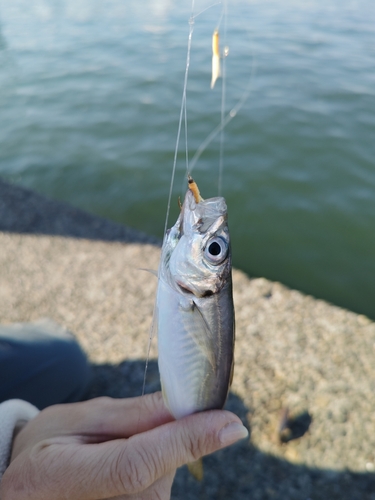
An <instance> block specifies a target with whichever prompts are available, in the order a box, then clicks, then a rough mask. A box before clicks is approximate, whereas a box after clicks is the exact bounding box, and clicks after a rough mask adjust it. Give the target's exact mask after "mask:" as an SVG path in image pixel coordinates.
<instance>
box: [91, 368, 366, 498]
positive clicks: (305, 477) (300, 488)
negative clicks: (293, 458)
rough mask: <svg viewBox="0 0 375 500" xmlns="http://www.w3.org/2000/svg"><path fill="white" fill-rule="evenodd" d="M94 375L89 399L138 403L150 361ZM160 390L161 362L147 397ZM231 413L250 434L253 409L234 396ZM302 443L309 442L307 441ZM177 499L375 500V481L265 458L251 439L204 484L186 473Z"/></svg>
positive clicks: (178, 481)
mask: <svg viewBox="0 0 375 500" xmlns="http://www.w3.org/2000/svg"><path fill="white" fill-rule="evenodd" d="M93 369H94V380H93V383H92V386H91V389H90V393H89V398H91V397H97V396H111V397H114V398H122V397H133V396H139V395H140V394H141V392H142V384H143V375H144V370H145V361H144V360H135V361H123V362H122V363H120V364H119V365H110V364H103V365H94V366H93ZM157 390H160V383H159V373H158V367H157V362H156V361H154V360H151V361H150V362H149V366H148V373H147V378H146V391H145V392H146V393H150V392H154V391H157ZM226 409H227V410H230V411H232V412H234V413H236V414H237V415H238V416H239V417H240V418H241V420H242V421H243V423H244V424H245V425H246V427H247V428H249V416H250V415H251V408H247V407H246V406H245V405H244V403H243V401H242V400H241V398H239V397H238V396H236V395H235V394H233V393H230V394H229V398H228V401H227V404H226ZM296 420H297V423H296V433H297V432H299V433H302V431H303V429H304V428H305V426H306V425H307V420H308V417H307V416H306V415H302V416H301V419H298V418H297V419H296ZM249 430H250V429H249ZM295 439H297V437H295ZM299 439H303V435H302V437H300V438H299ZM281 446H288V445H287V444H284V445H281ZM172 499H173V500H223V499H226V500H375V475H374V474H370V473H368V474H367V473H363V474H359V473H352V472H349V471H344V472H342V471H341V472H337V471H333V470H326V469H312V468H308V467H305V466H304V465H296V464H293V463H290V462H288V461H286V460H283V459H280V458H279V457H274V456H271V455H267V454H265V453H263V452H262V451H260V450H258V449H256V448H255V447H254V446H252V445H251V439H250V442H249V441H246V440H245V441H242V442H239V443H237V444H235V445H233V446H231V447H229V448H227V449H225V450H221V451H219V452H216V453H214V454H213V455H210V456H208V457H205V459H204V479H203V481H202V482H201V483H199V482H197V481H196V480H195V479H193V477H192V476H191V475H190V474H189V472H188V470H187V468H186V467H181V468H180V469H179V470H178V471H177V474H176V478H175V481H174V484H173V488H172Z"/></svg>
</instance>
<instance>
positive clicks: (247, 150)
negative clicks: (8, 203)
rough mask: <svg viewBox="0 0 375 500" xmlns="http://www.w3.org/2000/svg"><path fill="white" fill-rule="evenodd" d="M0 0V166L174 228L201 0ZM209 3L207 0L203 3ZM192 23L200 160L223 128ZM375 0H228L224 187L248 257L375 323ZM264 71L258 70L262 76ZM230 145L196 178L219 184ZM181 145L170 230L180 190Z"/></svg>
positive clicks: (68, 195)
mask: <svg viewBox="0 0 375 500" xmlns="http://www.w3.org/2000/svg"><path fill="white" fill-rule="evenodd" d="M181 4H182V2H173V1H164V2H163V1H158V2H152V1H151V0H147V1H145V2H135V1H127V2H121V1H120V0H111V1H106V2H105V1H104V0H96V1H92V2H87V1H85V0H75V1H74V2H72V1H70V0H60V1H57V0H56V1H55V2H53V1H51V2H46V1H38V2H33V3H32V4H30V3H29V2H26V1H25V0H3V1H2V2H1V4H0V175H2V176H3V177H4V178H5V179H8V180H11V181H13V182H16V183H19V184H21V185H24V186H27V187H31V188H33V189H35V190H37V191H39V192H41V193H44V194H46V195H48V196H50V197H54V198H57V199H63V200H66V201H69V202H70V203H72V204H74V205H77V206H79V207H82V208H84V209H86V210H89V211H91V212H94V213H97V214H99V215H103V216H106V217H109V218H111V219H114V220H116V221H119V222H123V223H125V224H128V225H131V226H134V227H137V228H139V229H142V230H144V231H147V232H149V233H152V234H156V235H158V236H161V235H162V231H163V227H164V221H165V213H166V205H167V195H168V189H169V182H170V176H171V169H172V161H173V152H174V147H175V141H176V134H177V125H178V116H179V111H180V102H181V95H182V85H183V77H184V71H185V60H186V48H187V37H188V28H189V27H188V19H189V15H190V5H191V4H190V2H186V3H184V5H183V6H181ZM209 5H211V3H210V2H198V1H196V7H195V10H196V12H198V11H200V10H203V9H204V8H205V7H206V6H209ZM220 13H221V6H220V5H216V6H214V7H212V8H211V9H209V10H207V11H205V12H204V13H203V14H201V15H200V16H198V17H197V18H196V19H195V25H194V33H193V44H192V54H191V64H190V74H189V82H188V93H187V108H188V137H189V142H188V143H189V151H190V155H192V154H193V153H194V151H195V150H196V149H197V148H198V147H199V145H200V144H201V142H202V141H203V139H204V138H205V137H207V135H208V134H209V133H210V132H211V131H212V130H213V129H214V128H215V126H216V125H217V124H218V123H219V121H220V105H221V85H222V82H221V81H220V80H219V81H218V83H217V84H216V86H215V89H214V90H213V91H211V90H210V88H209V86H210V80H211V75H210V71H211V36H212V32H213V30H214V28H215V27H216V24H217V22H218V20H219V18H220ZM374 26H375V3H374V2H373V1H372V0H358V1H355V0H342V1H339V0H327V1H324V2H323V1H322V0H311V1H306V2H299V1H297V0H296V1H293V0H286V1H284V2H279V1H268V0H262V1H260V0H259V1H256V0H254V1H251V2H250V1H245V0H243V1H233V2H228V19H227V44H228V46H229V56H228V58H227V60H226V63H227V80H226V87H227V94H226V95H227V102H226V108H227V110H228V111H229V110H230V109H231V108H232V107H233V106H235V104H236V103H237V102H238V100H239V99H240V98H241V97H242V96H243V95H244V93H245V92H246V91H247V90H250V92H249V96H248V99H247V100H246V103H245V105H244V106H243V107H242V109H241V110H240V112H239V113H238V115H237V116H236V117H235V118H234V119H233V120H232V121H231V122H230V123H229V125H228V126H227V128H226V129H225V155H224V177H223V195H224V196H225V197H226V199H227V203H228V207H229V218H230V229H231V235H232V247H233V256H234V264H235V266H237V267H239V268H241V269H243V270H244V271H246V272H247V273H249V274H250V275H253V276H266V277H267V278H270V279H273V280H279V281H281V282H283V283H285V284H287V285H289V286H292V287H294V288H297V289H300V290H302V291H304V292H306V293H310V294H313V295H315V296H316V297H320V298H323V299H326V300H329V301H331V302H333V303H335V304H338V305H341V306H344V307H347V308H349V309H352V310H354V311H358V312H361V313H365V314H367V315H369V316H370V317H373V318H375V305H374V303H375V279H374V276H375V232H374V227H375V203H374V200H375V165H374V158H375V113H374V112H375V70H374V68H375V30H374ZM252 74H253V77H251V75H252ZM218 164H219V138H216V139H215V140H214V141H213V142H212V143H211V144H210V146H209V147H208V148H207V150H206V151H205V152H204V154H203V155H202V157H201V159H200V161H199V162H198V164H197V166H196V167H195V170H194V177H195V179H196V180H197V182H198V183H199V186H200V189H201V192H202V195H203V196H204V197H209V196H214V195H216V194H217V182H218ZM184 172H185V163H184V151H183V144H181V153H180V155H179V161H178V165H177V177H176V183H175V191H174V196H173V200H172V212H171V217H170V224H172V223H173V221H174V218H175V217H176V216H177V210H178V209H177V197H178V196H179V195H180V194H181V193H182V192H183V191H184V188H183V187H182V186H183V176H184Z"/></svg>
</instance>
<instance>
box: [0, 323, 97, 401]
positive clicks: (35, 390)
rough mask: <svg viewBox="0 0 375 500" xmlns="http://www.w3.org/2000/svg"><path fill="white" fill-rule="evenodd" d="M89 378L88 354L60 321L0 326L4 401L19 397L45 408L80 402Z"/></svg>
mask: <svg viewBox="0 0 375 500" xmlns="http://www.w3.org/2000/svg"><path fill="white" fill-rule="evenodd" d="M89 381H90V367H89V364H88V362H87V358H86V356H85V354H84V353H83V351H82V349H81V348H80V346H79V345H78V343H77V341H76V340H75V338H74V337H73V335H72V334H71V333H69V332H68V331H66V330H64V329H63V328H62V327H60V326H59V325H58V324H56V323H54V322H53V321H51V320H48V319H46V320H40V321H36V322H34V323H15V324H12V325H0V402H2V401H6V400H7V399H13V398H18V399H23V400H25V401H29V402H30V403H32V404H33V405H35V406H36V407H37V408H39V409H43V408H45V407H46V406H50V405H53V404H57V403H68V402H74V401H79V400H80V399H81V397H82V396H83V394H84V392H85V390H86V388H87V386H88V383H89Z"/></svg>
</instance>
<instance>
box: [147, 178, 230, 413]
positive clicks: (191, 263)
mask: <svg viewBox="0 0 375 500" xmlns="http://www.w3.org/2000/svg"><path fill="white" fill-rule="evenodd" d="M154 323H156V326H157V330H158V349H159V371H160V377H161V384H162V392H163V396H164V401H165V403H166V405H167V407H168V409H169V410H170V412H171V414H172V415H173V416H174V417H175V418H176V419H178V418H181V417H184V416H186V415H189V414H191V413H195V412H198V411H203V410H210V409H220V408H222V407H223V406H224V404H225V401H226V398H227V395H228V390H229V386H230V383H231V378H232V375H233V351H234V307H233V297H232V264H231V251H230V239H229V231H228V224H227V206H226V203H225V200H224V198H222V197H217V198H210V199H207V200H203V198H201V196H200V194H199V190H198V187H197V185H196V184H195V182H194V181H193V179H192V178H191V177H189V189H188V191H187V193H186V196H185V200H184V203H183V205H182V208H181V213H180V215H179V217H178V219H177V222H176V224H175V225H174V226H173V227H172V228H171V229H170V230H169V231H168V232H167V234H166V236H165V238H164V243H163V247H162V251H161V259H160V265H159V271H158V290H157V298H156V307H155V319H154Z"/></svg>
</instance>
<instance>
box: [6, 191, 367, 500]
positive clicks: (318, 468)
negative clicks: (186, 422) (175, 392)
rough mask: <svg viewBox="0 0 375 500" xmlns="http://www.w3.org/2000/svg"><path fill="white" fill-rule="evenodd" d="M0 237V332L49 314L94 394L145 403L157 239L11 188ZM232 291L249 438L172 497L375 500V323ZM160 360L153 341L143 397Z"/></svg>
mask: <svg viewBox="0 0 375 500" xmlns="http://www.w3.org/2000/svg"><path fill="white" fill-rule="evenodd" d="M0 228H1V229H2V232H0V322H3V323H4V322H13V321H29V320H35V319H37V318H40V317H50V318H51V319H53V320H55V321H57V322H58V323H60V324H62V325H64V326H66V327H67V328H69V330H71V331H73V332H75V333H76V335H77V337H78V339H79V341H80V343H81V344H82V346H83V347H84V349H85V350H86V352H87V353H88V354H89V356H90V358H91V360H92V362H93V363H94V364H95V372H96V378H95V383H94V385H93V387H92V389H91V396H92V397H93V396H97V395H102V394H106V395H110V396H113V397H128V396H133V395H139V394H140V393H141V390H142V379H143V370H144V359H145V356H146V353H147V344H148V336H149V327H150V323H151V316H152V309H153V300H154V294H155V289H156V279H154V277H153V276H152V275H150V274H149V273H147V272H144V271H140V270H139V268H151V269H156V268H157V265H158V256H159V249H158V248H157V247H156V246H154V245H151V244H150V243H152V242H153V241H152V240H151V239H148V238H147V237H146V236H145V235H142V234H141V233H138V232H137V231H134V230H129V229H127V228H124V227H122V226H118V225H117V224H113V223H111V222H108V221H104V220H103V219H99V218H96V217H93V216H91V215H88V214H85V213H84V212H82V211H79V210H76V209H73V208H71V207H69V206H68V205H65V204H62V203H56V202H52V201H49V200H46V199H45V198H43V197H40V196H38V195H36V194H34V193H32V192H31V191H27V190H23V189H20V188H17V187H15V186H11V185H9V184H6V183H0ZM141 242H142V244H140V243H141ZM144 242H145V243H144ZM234 292H235V293H234V297H235V305H236V318H237V339H236V366H235V376H234V381H233V387H232V392H231V395H230V397H229V400H228V409H231V410H232V411H235V412H236V413H237V414H238V415H240V417H241V418H242V419H243V421H244V422H245V424H246V425H247V426H248V427H249V428H250V430H251V438H250V441H248V442H244V443H240V444H238V445H236V446H233V447H231V448H229V449H227V450H224V451H222V452H219V453H216V454H214V455H212V456H210V457H207V458H206V459H205V473H206V475H205V479H204V481H203V483H202V484H198V483H195V482H194V480H193V479H192V478H191V477H190V476H189V475H188V473H187V471H186V470H185V468H182V469H181V470H180V471H179V472H178V474H177V476H176V481H175V484H174V487H173V496H172V498H175V499H177V498H178V499H180V500H181V499H183V500H190V499H191V500H193V499H194V500H195V499H196V498H207V499H215V500H216V499H220V498H223V499H224V498H225V499H228V498H230V499H233V500H245V499H246V500H248V499H250V498H251V499H261V500H263V499H278V500H289V499H297V500H299V499H301V500H306V499H308V498H311V499H319V500H321V499H330V500H331V499H333V500H336V499H337V500H338V499H340V500H343V499H344V500H353V499H358V500H370V499H371V500H374V499H375V432H374V430H375V397H374V391H375V370H374V359H375V324H374V323H373V322H371V321H370V320H369V319H367V318H366V317H364V316H359V315H356V314H354V313H352V312H349V311H346V310H343V309H340V308H338V307H335V306H333V305H330V304H327V303H326V302H323V301H320V300H316V299H314V298H313V297H309V296H306V295H304V294H302V293H300V292H298V291H295V290H290V289H288V288H286V287H285V286H283V285H281V284H280V283H273V282H270V281H268V280H266V279H263V278H258V279H250V278H249V277H248V276H246V275H245V274H244V273H242V272H240V271H237V270H235V271H234ZM156 356H157V347H156V342H155V341H154V343H153V346H152V349H151V362H150V368H149V374H148V380H147V390H148V391H153V390H157V389H158V387H159V382H158V372H157V365H156V361H155V360H156ZM287 409H288V411H289V420H288V419H286V418H285V415H286V410H287ZM286 420H287V422H286ZM285 422H286V429H284V431H283V433H284V434H283V437H284V438H285V439H284V441H286V442H284V443H282V442H281V441H280V436H279V434H280V433H279V430H280V426H282V425H283V423H284V424H285Z"/></svg>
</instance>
